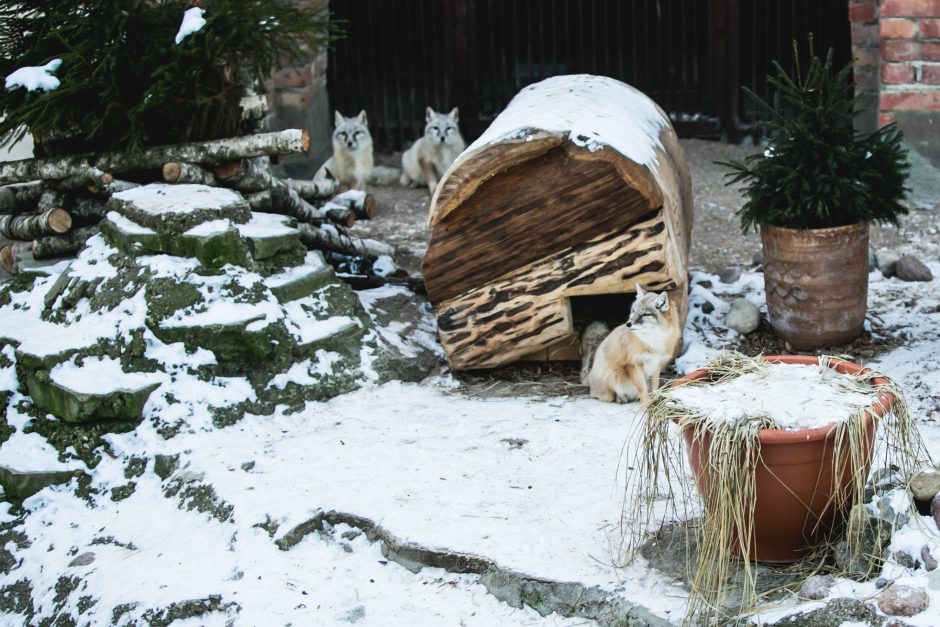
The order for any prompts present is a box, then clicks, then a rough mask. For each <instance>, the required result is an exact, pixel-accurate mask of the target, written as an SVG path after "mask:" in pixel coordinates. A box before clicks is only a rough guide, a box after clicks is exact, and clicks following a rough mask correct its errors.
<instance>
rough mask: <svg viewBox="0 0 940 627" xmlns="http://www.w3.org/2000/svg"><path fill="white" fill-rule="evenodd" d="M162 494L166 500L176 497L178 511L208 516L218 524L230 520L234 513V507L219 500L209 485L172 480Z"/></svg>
mask: <svg viewBox="0 0 940 627" xmlns="http://www.w3.org/2000/svg"><path fill="white" fill-rule="evenodd" d="M163 494H164V496H166V497H167V498H172V497H178V498H179V502H180V504H179V507H180V509H186V510H187V511H190V512H191V511H193V510H195V511H197V512H201V513H203V514H208V515H209V516H211V517H212V518H215V519H216V520H218V521H219V522H226V521H228V520H231V518H232V514H233V513H234V512H235V507H234V506H233V505H229V504H228V503H226V502H225V501H223V500H222V499H220V498H219V497H218V495H217V494H216V493H215V489H214V488H213V487H212V486H210V485H206V484H202V483H195V482H187V481H184V480H182V479H172V480H171V481H170V482H169V485H167V487H166V488H165V489H164V491H163Z"/></svg>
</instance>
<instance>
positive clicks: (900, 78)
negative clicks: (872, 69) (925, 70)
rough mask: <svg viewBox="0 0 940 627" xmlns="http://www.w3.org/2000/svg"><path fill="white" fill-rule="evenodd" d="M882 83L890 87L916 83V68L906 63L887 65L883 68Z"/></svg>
mask: <svg viewBox="0 0 940 627" xmlns="http://www.w3.org/2000/svg"><path fill="white" fill-rule="evenodd" d="M881 81H882V82H883V83H887V84H888V85H899V84H903V83H913V82H914V66H913V65H907V64H905V63H885V64H884V65H882V66H881Z"/></svg>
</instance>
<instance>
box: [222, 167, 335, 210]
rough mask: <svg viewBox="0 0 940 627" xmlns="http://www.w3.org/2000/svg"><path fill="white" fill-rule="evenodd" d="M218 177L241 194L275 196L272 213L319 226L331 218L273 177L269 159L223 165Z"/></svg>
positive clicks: (272, 197) (273, 197)
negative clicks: (258, 193) (268, 193)
mask: <svg viewBox="0 0 940 627" xmlns="http://www.w3.org/2000/svg"><path fill="white" fill-rule="evenodd" d="M215 176H216V178H218V179H219V181H220V182H221V183H222V184H223V185H225V186H227V187H232V188H234V189H237V190H238V191H240V192H245V193H255V192H259V191H265V190H267V191H270V192H271V211H273V212H274V213H281V214H284V215H289V216H293V217H295V218H297V219H298V220H301V221H303V222H311V223H314V224H319V223H321V222H324V221H326V220H327V219H328V218H327V216H326V215H325V214H324V213H323V212H322V211H320V210H319V209H317V208H316V207H314V206H313V205H311V204H310V203H308V202H307V201H306V200H304V199H303V198H301V197H300V194H298V193H297V192H296V191H294V190H293V189H291V187H290V186H289V185H287V183H285V182H284V181H282V180H281V179H279V178H277V177H276V176H274V175H273V174H272V173H271V164H270V163H269V162H268V160H267V158H265V157H259V158H255V159H241V160H239V161H234V162H230V163H223V164H220V165H218V166H216V168H215Z"/></svg>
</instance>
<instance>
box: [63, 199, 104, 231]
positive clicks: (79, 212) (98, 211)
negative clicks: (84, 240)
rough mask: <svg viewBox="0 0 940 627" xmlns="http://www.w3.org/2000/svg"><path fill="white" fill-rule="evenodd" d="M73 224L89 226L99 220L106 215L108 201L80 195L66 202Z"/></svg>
mask: <svg viewBox="0 0 940 627" xmlns="http://www.w3.org/2000/svg"><path fill="white" fill-rule="evenodd" d="M68 212H69V215H71V216H72V225H73V226H78V227H82V226H91V225H93V224H98V223H99V222H101V221H102V220H103V219H104V217H105V216H106V215H108V201H107V200H106V199H104V198H94V197H92V198H89V197H85V196H80V197H77V198H73V199H72V200H71V202H69V204H68Z"/></svg>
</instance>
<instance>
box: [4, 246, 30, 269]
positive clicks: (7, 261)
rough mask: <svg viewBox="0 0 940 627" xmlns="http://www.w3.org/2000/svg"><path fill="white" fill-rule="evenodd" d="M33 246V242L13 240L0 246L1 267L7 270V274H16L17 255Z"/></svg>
mask: <svg viewBox="0 0 940 627" xmlns="http://www.w3.org/2000/svg"><path fill="white" fill-rule="evenodd" d="M32 247H33V243H32V242H13V243H12V244H9V245H7V246H4V247H3V248H0V268H3V269H4V270H6V272H7V274H16V273H17V268H16V256H17V255H18V254H19V253H21V252H23V251H26V250H30V249H32Z"/></svg>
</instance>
